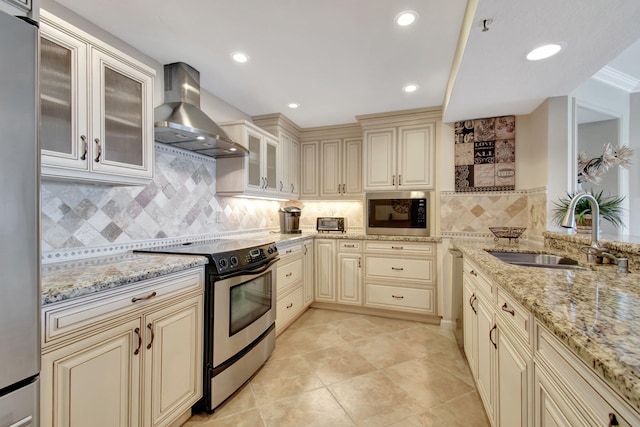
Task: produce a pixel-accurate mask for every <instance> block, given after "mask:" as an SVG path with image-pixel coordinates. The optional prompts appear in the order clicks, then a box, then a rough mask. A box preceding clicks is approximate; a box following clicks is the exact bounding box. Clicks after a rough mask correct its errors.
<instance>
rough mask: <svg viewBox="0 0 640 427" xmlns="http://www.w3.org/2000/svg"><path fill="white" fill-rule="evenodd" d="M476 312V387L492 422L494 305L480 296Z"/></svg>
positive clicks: (494, 369)
mask: <svg viewBox="0 0 640 427" xmlns="http://www.w3.org/2000/svg"><path fill="white" fill-rule="evenodd" d="M476 310H478V323H477V328H478V329H477V331H476V335H477V337H478V338H477V339H478V362H477V363H478V372H477V375H476V385H477V388H478V393H479V394H480V397H481V398H482V401H483V402H484V407H485V411H486V412H487V416H488V417H489V419H490V420H493V419H494V417H495V399H496V398H495V394H494V393H495V376H496V364H495V354H496V353H495V345H494V343H495V341H494V340H495V329H496V328H495V322H494V319H493V304H492V303H490V302H489V301H486V300H485V299H484V298H483V297H482V296H481V294H479V295H478V299H477V305H476Z"/></svg>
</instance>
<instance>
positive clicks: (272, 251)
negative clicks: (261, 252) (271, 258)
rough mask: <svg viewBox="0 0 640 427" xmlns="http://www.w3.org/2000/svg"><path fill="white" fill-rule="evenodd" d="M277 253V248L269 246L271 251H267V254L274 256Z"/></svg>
mask: <svg viewBox="0 0 640 427" xmlns="http://www.w3.org/2000/svg"><path fill="white" fill-rule="evenodd" d="M275 251H276V248H275V247H274V246H269V249H267V252H268V253H270V254H272V253H274V252H275Z"/></svg>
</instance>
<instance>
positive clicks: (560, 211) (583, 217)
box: [553, 190, 624, 227]
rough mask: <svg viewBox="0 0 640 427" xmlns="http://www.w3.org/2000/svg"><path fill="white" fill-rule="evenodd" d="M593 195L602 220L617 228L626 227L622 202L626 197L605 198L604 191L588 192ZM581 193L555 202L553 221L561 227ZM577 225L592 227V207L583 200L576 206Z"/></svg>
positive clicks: (568, 194) (570, 194) (569, 194)
mask: <svg viewBox="0 0 640 427" xmlns="http://www.w3.org/2000/svg"><path fill="white" fill-rule="evenodd" d="M587 192H588V193H589V194H591V195H592V196H593V197H594V198H595V199H596V201H597V202H598V206H600V218H601V219H604V220H605V221H609V222H610V223H611V224H613V225H615V226H616V227H624V223H623V222H622V201H623V200H624V196H605V195H603V194H602V193H603V190H600V192H593V191H587ZM578 193H579V192H574V193H567V197H563V198H561V199H559V200H558V201H557V202H553V205H554V209H553V219H554V221H555V222H556V223H557V224H558V225H560V223H561V222H562V220H563V218H564V216H565V215H566V214H567V210H568V209H569V204H570V203H571V199H573V197H574V196H575V195H576V194H578ZM575 215H576V225H577V226H578V227H581V226H587V227H591V220H592V218H591V205H590V204H589V202H588V201H587V200H585V199H582V200H580V201H579V202H578V204H577V205H576V211H575Z"/></svg>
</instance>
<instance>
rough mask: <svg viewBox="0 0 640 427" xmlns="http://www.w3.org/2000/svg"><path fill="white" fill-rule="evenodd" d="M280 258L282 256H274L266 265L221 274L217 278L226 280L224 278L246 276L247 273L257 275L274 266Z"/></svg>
mask: <svg viewBox="0 0 640 427" xmlns="http://www.w3.org/2000/svg"><path fill="white" fill-rule="evenodd" d="M279 260H280V258H274V259H273V260H272V261H270V262H269V264H266V265H263V266H260V267H257V268H249V269H246V270H240V271H234V272H233V273H229V274H224V275H220V276H218V278H217V280H224V279H228V278H229V277H237V276H246V275H253V276H255V275H257V274H261V273H264V272H265V271H267V270H268V269H270V268H271V266H273V265H274V264H275V263H276V262H278V261H279Z"/></svg>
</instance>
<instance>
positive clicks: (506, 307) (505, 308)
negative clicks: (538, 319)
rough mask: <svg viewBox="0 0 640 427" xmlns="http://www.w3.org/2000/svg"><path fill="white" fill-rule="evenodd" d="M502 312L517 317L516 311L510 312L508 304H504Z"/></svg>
mask: <svg viewBox="0 0 640 427" xmlns="http://www.w3.org/2000/svg"><path fill="white" fill-rule="evenodd" d="M502 311H506V312H507V313H509V314H510V315H512V316H515V315H516V311H515V310H514V309H511V310H509V306H508V305H507V303H506V302H505V303H504V304H502Z"/></svg>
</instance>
